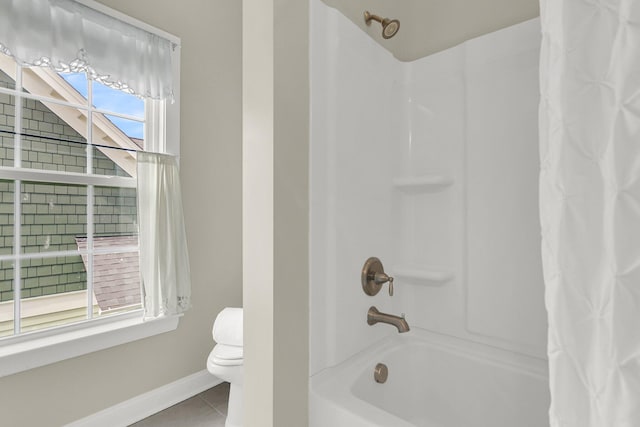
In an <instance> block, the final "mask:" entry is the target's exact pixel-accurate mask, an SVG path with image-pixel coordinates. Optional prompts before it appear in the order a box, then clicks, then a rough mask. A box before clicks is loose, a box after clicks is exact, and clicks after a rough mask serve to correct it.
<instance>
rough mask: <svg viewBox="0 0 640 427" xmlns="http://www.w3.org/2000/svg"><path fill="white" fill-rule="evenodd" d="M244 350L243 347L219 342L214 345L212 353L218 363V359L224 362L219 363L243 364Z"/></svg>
mask: <svg viewBox="0 0 640 427" xmlns="http://www.w3.org/2000/svg"><path fill="white" fill-rule="evenodd" d="M242 350H243V347H239V346H235V345H224V344H218V345H216V346H215V347H213V352H212V353H211V355H212V356H213V359H214V363H218V361H221V362H223V363H218V364H219V365H231V364H234V365H239V364H242V354H243V353H242Z"/></svg>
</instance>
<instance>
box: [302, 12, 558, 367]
mask: <svg viewBox="0 0 640 427" xmlns="http://www.w3.org/2000/svg"><path fill="white" fill-rule="evenodd" d="M400 31H402V29H401V30H400ZM539 45H540V38H539V23H538V22H537V20H535V21H529V22H526V23H523V24H519V25H517V26H514V27H510V28H507V29H505V30H501V31H498V32H496V33H492V34H489V35H486V36H483V37H480V38H477V39H474V40H471V41H469V42H466V43H464V44H463V45H460V46H458V47H455V48H452V49H449V50H446V51H443V52H441V53H437V54H434V55H431V56H428V57H425V58H423V59H420V60H417V61H414V62H409V63H403V62H399V61H398V60H396V59H395V58H393V57H392V56H391V54H389V53H388V52H387V51H385V50H384V49H383V48H382V47H381V46H379V45H378V44H377V43H376V42H374V41H373V40H372V39H371V38H369V37H368V36H367V35H366V34H365V33H364V32H362V31H361V30H360V29H359V28H357V27H356V26H355V25H353V23H351V22H350V21H349V20H347V19H346V18H345V17H343V16H342V15H341V14H340V13H339V12H337V11H336V10H334V9H331V8H329V7H327V6H326V5H324V4H323V3H321V2H320V1H312V59H311V62H312V64H311V70H312V76H311V85H312V89H311V91H312V97H311V99H312V124H311V126H312V131H311V132H312V143H311V334H310V336H311V337H312V338H311V343H310V345H311V351H310V353H311V365H310V371H311V375H314V374H316V373H318V372H320V371H322V370H323V369H325V368H327V367H330V366H334V365H337V364H339V363H341V362H343V361H345V360H346V359H348V358H349V357H351V356H353V355H355V354H356V353H359V352H361V351H362V350H364V349H366V348H367V347H369V346H371V345H372V344H374V343H375V342H376V341H379V340H380V339H382V338H383V337H385V336H387V335H390V334H397V331H396V330H395V328H393V327H391V326H388V325H384V324H378V325H375V326H369V325H367V323H366V313H367V309H368V308H369V307H370V306H371V305H375V306H377V308H378V309H379V310H380V311H383V312H389V313H393V314H400V313H404V314H405V315H406V318H407V321H408V323H409V325H410V326H411V329H412V333H416V334H420V333H421V331H424V330H428V331H431V332H435V333H438V334H443V335H444V336H448V337H451V339H452V340H456V341H458V342H462V343H464V342H469V343H471V342H473V343H475V344H474V345H477V344H485V345H486V347H487V348H488V349H490V348H496V347H497V348H500V349H502V350H508V352H511V353H512V354H514V358H515V357H516V355H518V357H519V358H520V359H522V358H523V357H524V360H526V361H527V363H528V364H530V365H531V367H532V369H535V370H538V371H541V372H544V371H545V369H546V360H545V359H546V327H547V323H546V313H545V309H544V299H543V292H544V288H543V280H542V268H541V262H540V249H539V248H540V237H539V236H540V232H539V221H538V207H537V206H538V192H537V178H538V150H537V143H538V141H537V105H538V56H539V53H538V52H539ZM370 256H377V257H379V258H380V259H381V260H382V262H383V264H384V266H385V269H386V270H387V273H389V274H390V275H392V276H394V277H395V278H396V281H395V295H394V296H393V297H389V295H388V293H387V286H386V285H385V287H384V288H383V290H382V291H381V292H380V293H379V294H378V295H377V296H375V297H369V296H366V295H365V294H364V293H363V291H362V289H361V285H360V270H361V268H362V265H363V263H364V261H365V260H366V259H367V258H368V257H370ZM507 354H509V353H507ZM508 362H509V361H508V360H507V361H505V360H502V363H508ZM514 369H516V368H514Z"/></svg>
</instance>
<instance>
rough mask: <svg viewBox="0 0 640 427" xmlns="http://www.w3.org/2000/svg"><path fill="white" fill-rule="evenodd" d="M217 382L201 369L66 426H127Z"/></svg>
mask: <svg viewBox="0 0 640 427" xmlns="http://www.w3.org/2000/svg"><path fill="white" fill-rule="evenodd" d="M221 382H222V380H220V379H218V378H217V377H214V376H213V375H211V374H210V373H209V371H207V370H206V369H204V370H202V371H200V372H196V373H195V374H191V375H189V376H188V377H184V378H180V379H179V380H177V381H174V382H172V383H169V384H166V385H163V386H162V387H158V388H156V389H155V390H151V391H148V392H146V393H144V394H141V395H139V396H136V397H134V398H132V399H129V400H126V401H124V402H122V403H118V404H117V405H114V406H112V407H110V408H107V409H104V410H102V411H100V412H96V413H95V414H92V415H89V416H88V417H85V418H82V419H80V420H77V421H74V422H72V423H70V424H67V426H66V427H127V426H129V425H131V424H133V423H135V422H138V421H140V420H142V419H144V418H147V417H148V416H150V415H153V414H155V413H156V412H160V411H162V410H163V409H167V408H168V407H170V406H173V405H175V404H176V403H179V402H182V401H183V400H186V399H188V398H190V397H192V396H195V395H196V394H198V393H201V392H203V391H205V390H207V389H210V388H211V387H214V386H216V385H218V384H220V383H221Z"/></svg>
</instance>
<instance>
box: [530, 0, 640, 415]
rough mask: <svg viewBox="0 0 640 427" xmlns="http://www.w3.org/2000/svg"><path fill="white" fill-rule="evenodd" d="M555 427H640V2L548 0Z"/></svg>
mask: <svg viewBox="0 0 640 427" xmlns="http://www.w3.org/2000/svg"><path fill="white" fill-rule="evenodd" d="M541 20H542V33H543V43H542V51H541V65H540V83H541V103H540V157H541V173H540V216H541V223H542V254H543V264H544V276H545V283H546V304H547V310H548V314H549V346H548V355H549V366H550V387H551V398H552V403H551V409H550V424H551V426H552V427H638V426H640V2H639V1H632V0H626V1H622V0H617V1H616V0H592V1H586V0H541Z"/></svg>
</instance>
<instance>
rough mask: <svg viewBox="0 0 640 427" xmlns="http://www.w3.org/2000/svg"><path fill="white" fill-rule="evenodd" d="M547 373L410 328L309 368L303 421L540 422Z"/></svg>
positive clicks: (436, 425)
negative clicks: (383, 376) (382, 367)
mask: <svg viewBox="0 0 640 427" xmlns="http://www.w3.org/2000/svg"><path fill="white" fill-rule="evenodd" d="M379 362H381V363H384V364H386V365H387V367H388V369H389V377H388V380H387V382H386V383H384V384H378V383H376V382H375V381H374V378H373V370H374V367H375V366H376V364H377V363H379ZM547 378H548V376H547V372H546V362H545V361H543V360H540V359H534V358H529V357H526V356H520V355H516V354H514V353H510V352H505V351H502V350H499V349H495V348H492V347H488V346H485V345H479V344H471V343H469V342H461V341H459V340H456V339H453V338H450V337H444V336H438V335H435V334H430V333H427V332H424V331H411V332H409V333H406V334H401V335H400V334H397V335H392V336H390V337H389V338H387V339H385V340H383V341H381V342H379V343H378V344H376V345H374V346H373V347H370V348H368V349H367V350H365V351H363V352H361V353H359V354H357V355H355V356H354V357H352V358H351V359H349V360H347V361H345V362H344V363H341V364H340V365H338V366H336V367H333V368H330V369H327V370H324V371H322V372H320V373H319V374H316V375H314V376H313V377H312V378H311V392H310V426H311V427H361V426H362V427H364V426H379V427H410V426H419V427H545V426H548V425H549V422H548V418H547V411H548V406H549V392H548V384H547V383H548V379H547Z"/></svg>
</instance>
